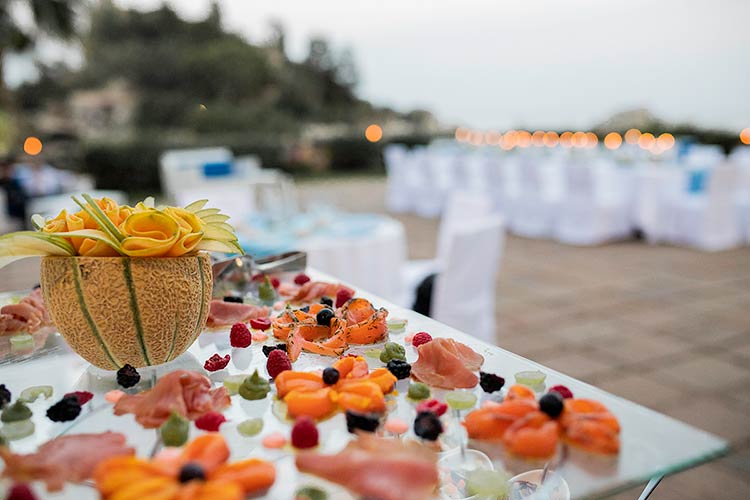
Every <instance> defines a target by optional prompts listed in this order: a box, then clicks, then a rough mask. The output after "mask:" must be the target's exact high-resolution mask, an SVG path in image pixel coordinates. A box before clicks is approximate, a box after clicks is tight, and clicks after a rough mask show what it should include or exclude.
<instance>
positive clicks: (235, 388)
mask: <svg viewBox="0 0 750 500" xmlns="http://www.w3.org/2000/svg"><path fill="white" fill-rule="evenodd" d="M246 378H247V375H229V376H228V377H227V378H225V379H224V387H226V389H227V392H228V393H229V395H230V396H234V395H235V394H238V393H239V392H240V386H241V385H242V382H244V381H245V379H246Z"/></svg>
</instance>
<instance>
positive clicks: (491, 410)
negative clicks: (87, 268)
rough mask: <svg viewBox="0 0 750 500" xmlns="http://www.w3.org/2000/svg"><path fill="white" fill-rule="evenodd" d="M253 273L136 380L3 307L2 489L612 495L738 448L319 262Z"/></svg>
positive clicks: (141, 355) (285, 495) (143, 362)
mask: <svg viewBox="0 0 750 500" xmlns="http://www.w3.org/2000/svg"><path fill="white" fill-rule="evenodd" d="M198 210H200V208H199V209H198ZM212 215H215V214H213V213H212V214H209V215H208V217H211V216H212ZM213 220H217V219H215V218H214V219H213ZM199 222H200V221H199ZM198 227H199V226H198V223H196V228H198ZM227 241H229V240H227ZM189 256H190V254H188V257H189ZM199 266H200V264H199ZM252 280H256V281H257V286H256V287H254V288H252V290H253V292H252V293H249V294H244V293H243V294H240V295H232V294H227V295H222V296H214V297H213V298H212V299H211V300H210V301H208V302H207V304H206V307H205V319H204V321H205V325H206V326H205V329H201V331H200V332H199V335H197V338H196V339H195V341H194V342H192V344H191V345H190V346H189V347H188V348H187V349H186V350H185V352H184V353H182V354H179V355H173V354H174V353H173V352H171V350H170V349H168V350H167V351H166V352H167V355H165V356H164V358H163V359H164V360H165V361H166V362H164V363H160V364H156V363H150V362H148V361H149V360H148V359H146V357H147V356H146V355H148V354H151V353H153V352H155V349H154V350H152V349H150V348H149V349H143V350H139V349H135V351H136V354H137V357H135V358H133V359H135V361H133V363H120V362H119V360H117V359H116V361H118V362H117V363H116V364H117V365H118V366H117V369H113V368H112V367H109V366H107V363H109V360H107V359H103V361H102V363H101V365H103V366H100V364H99V363H93V364H92V362H89V361H87V360H86V359H83V358H82V357H81V356H80V355H79V354H78V353H77V352H78V348H76V349H75V350H73V349H71V347H69V346H68V345H67V343H66V342H65V341H64V340H63V338H62V337H61V336H60V335H59V334H57V333H56V332H55V330H56V327H55V324H54V321H53V320H52V318H51V317H50V315H49V314H47V310H46V306H45V302H44V298H43V295H40V292H39V290H37V289H34V290H26V291H22V292H14V293H11V294H5V295H2V296H0V325H4V330H3V331H2V337H3V339H4V340H7V341H8V347H7V350H6V351H3V352H2V361H1V362H0V406H2V412H1V413H0V420H2V426H0V459H2V462H3V464H4V465H2V466H0V467H2V469H3V470H2V480H1V481H0V487H1V488H3V489H4V490H5V493H3V494H2V495H0V497H3V498H11V499H21V498H23V499H29V498H52V499H55V498H65V499H87V498H91V499H95V498H104V499H113V500H115V499H116V500H128V499H144V500H148V499H165V500H171V499H174V500H177V499H208V498H226V499H242V498H263V499H269V500H270V499H290V500H291V499H294V500H304V499H308V500H319V499H329V500H338V499H341V500H348V499H359V498H368V499H380V500H431V499H435V500H437V499H477V500H478V499H483V498H485V499H510V500H516V499H555V500H565V499H569V498H598V497H600V496H603V495H607V494H611V493H615V492H617V491H620V490H623V489H625V488H627V487H630V486H633V485H635V484H638V483H640V482H644V481H646V480H648V479H650V478H651V477H654V476H661V475H664V474H668V473H670V472H674V471H677V470H680V469H683V468H687V467H690V466H692V465H695V464H698V463H700V462H702V461H706V460H709V459H711V458H713V457H715V456H717V455H720V454H722V453H724V452H725V450H726V449H727V444H726V443H725V442H724V441H722V440H720V439H718V438H716V437H714V436H711V435H709V434H707V433H704V432H702V431H699V430H697V429H694V428H692V427H690V426H687V425H685V424H682V423H679V422H676V421H674V420H671V419H669V418H668V417H665V416H663V415H660V414H658V413H656V412H653V411H651V410H648V409H646V408H643V407H640V406H638V405H636V404H634V403H631V402H628V401H626V400H623V399H621V398H618V397H615V396H613V395H611V394H607V393H606V392H604V391H601V390H599V389H596V388H595V387H592V386H590V385H588V384H585V383H583V382H580V381H577V380H575V379H573V378H571V377H568V376H565V375H563V374H560V373H558V372H556V371H554V370H551V369H548V368H546V367H543V366H541V365H539V364H537V363H534V362H532V361H529V360H526V359H524V358H521V357H519V356H516V355H514V354H513V353H510V352H508V351H505V350H503V349H501V348H499V347H497V346H491V345H489V344H486V343H484V342H481V341H479V340H476V339H474V338H472V337H471V336H470V335H468V334H466V333H462V332H459V331H457V330H454V329H452V328H450V327H447V326H445V325H442V324H440V323H437V322H435V321H433V320H431V319H429V318H426V317H424V316H421V315H419V314H417V313H414V312H412V311H409V310H405V309H402V308H399V307H397V306H394V305H392V304H388V303H387V302H385V301H383V300H380V299H379V298H377V297H374V296H371V295H369V294H368V293H366V292H365V291H362V290H358V289H357V288H356V287H352V286H349V285H348V284H344V283H340V282H339V281H338V280H336V279H335V278H333V277H330V276H325V275H323V274H320V273H317V272H316V271H315V270H311V269H306V270H304V271H303V272H283V273H278V274H273V273H271V274H259V275H254V276H252ZM163 311H168V308H167V307H165V308H164V309H163ZM151 313H152V314H154V315H156V316H158V314H159V310H158V309H157V310H153V311H151ZM92 314H93V313H92ZM200 317H204V316H203V313H201V315H200ZM40 332H41V334H43V335H40ZM66 338H67V335H66ZM114 340H115V341H116V339H114ZM112 352H115V351H112ZM97 359H98V358H97ZM3 495H4V496H3Z"/></svg>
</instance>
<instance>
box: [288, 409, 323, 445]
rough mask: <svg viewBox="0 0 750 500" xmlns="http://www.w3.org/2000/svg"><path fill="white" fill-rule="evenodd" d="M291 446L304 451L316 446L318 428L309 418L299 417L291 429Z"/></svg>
mask: <svg viewBox="0 0 750 500" xmlns="http://www.w3.org/2000/svg"><path fill="white" fill-rule="evenodd" d="M292 446H294V447H295V448H300V449H306V448H314V447H316V446H318V428H317V427H315V422H314V421H313V419H311V418H310V417H299V418H298V419H297V420H296V421H295V422H294V427H292Z"/></svg>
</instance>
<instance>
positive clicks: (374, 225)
mask: <svg viewBox="0 0 750 500" xmlns="http://www.w3.org/2000/svg"><path fill="white" fill-rule="evenodd" d="M236 229H237V232H238V234H240V244H241V245H242V247H243V248H244V249H245V251H246V252H247V253H249V254H250V255H253V256H255V257H263V256H266V255H271V254H275V253H281V252H285V251H289V250H301V251H304V252H307V264H308V266H310V267H313V268H315V269H318V270H320V271H322V272H324V273H327V274H331V275H333V276H336V277H337V278H338V279H340V280H342V281H345V282H348V283H351V284H352V285H354V286H356V287H361V288H363V289H366V290H369V291H371V292H372V293H374V294H376V295H379V296H380V297H383V298H385V299H388V300H392V301H394V300H396V299H398V297H399V294H400V293H401V288H400V283H401V282H400V276H401V269H402V267H403V265H404V262H405V260H406V235H405V230H404V226H403V224H401V223H400V222H399V221H397V220H395V219H393V218H391V217H388V216H385V215H379V214H365V213H357V214H353V213H339V212H329V213H317V214H300V215H297V216H294V217H292V218H291V219H290V220H287V221H284V222H276V223H275V224H271V223H269V221H268V220H264V219H261V218H258V217H254V218H251V219H248V220H247V221H246V222H245V223H244V224H240V225H237V226H236Z"/></svg>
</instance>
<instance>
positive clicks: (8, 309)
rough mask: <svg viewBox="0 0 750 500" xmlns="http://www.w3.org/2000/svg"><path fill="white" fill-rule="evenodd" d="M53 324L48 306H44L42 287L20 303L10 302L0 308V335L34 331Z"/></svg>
mask: <svg viewBox="0 0 750 500" xmlns="http://www.w3.org/2000/svg"><path fill="white" fill-rule="evenodd" d="M51 325H52V321H51V320H50V317H49V314H48V313H47V308H45V307H44V299H42V291H41V289H40V288H36V289H35V290H34V291H33V292H31V293H30V294H29V295H27V296H26V297H24V298H23V299H21V300H20V301H19V302H18V304H8V305H5V306H3V307H2V308H0V335H14V334H17V333H25V332H27V333H34V332H35V331H37V330H39V329H40V328H42V327H45V326H51Z"/></svg>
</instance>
